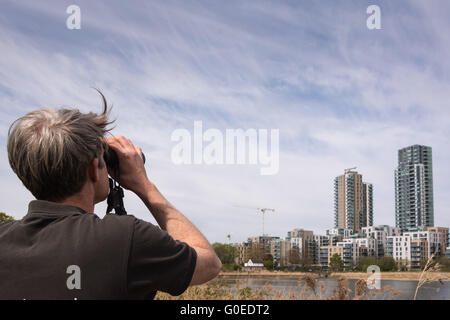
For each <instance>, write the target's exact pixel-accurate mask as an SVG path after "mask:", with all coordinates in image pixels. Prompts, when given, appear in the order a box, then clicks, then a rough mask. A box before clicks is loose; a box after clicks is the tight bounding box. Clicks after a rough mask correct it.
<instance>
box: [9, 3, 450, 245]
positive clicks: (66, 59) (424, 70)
mask: <svg viewBox="0 0 450 320" xmlns="http://www.w3.org/2000/svg"><path fill="white" fill-rule="evenodd" d="M72 4H75V5H77V6H79V8H80V10H81V29H73V30H70V29H68V28H67V26H66V20H67V18H68V17H69V14H67V13H66V9H67V7H68V6H70V5H72ZM372 4H375V5H378V6H379V7H380V9H381V29H379V30H377V29H375V30H369V29H368V28H367V25H366V20H367V19H368V17H369V15H368V14H367V13H366V9H367V7H368V6H369V5H372ZM448 12H450V2H448V1H446V0H442V1H438V0H430V1H420V0H408V1H404V0H398V1H381V0H379V1H377V0H372V1H364V0H354V1H353V0H345V1H344V0H328V1H325V0H323V1H312V0H309V1H306V0H303V1H302V0H296V1H293V0H292V1H287V0H286V1H264V0H261V1H256V0H252V1H243V0H241V1H235V0H230V1H206V0H205V1H194V0H192V1H191V0H188V1H171V0H167V1H127V2H124V1H74V0H71V1H8V0H2V1H0V150H1V152H0V181H1V187H0V188H1V189H0V190H1V193H0V211H4V212H6V213H7V214H9V215H12V216H13V217H15V218H17V219H20V218H21V217H23V216H24V215H25V214H26V212H27V206H28V202H29V201H30V200H32V199H33V197H32V195H31V194H30V193H29V192H28V191H27V190H26V189H25V188H24V186H23V185H22V184H21V182H20V181H19V179H18V178H17V177H16V176H15V174H14V173H13V172H12V170H11V168H10V166H9V163H8V158H7V152H6V142H7V135H8V128H9V126H10V125H11V123H12V122H13V121H14V120H15V119H17V118H19V117H20V116H22V115H24V114H26V113H27V112H29V111H32V110H35V109H38V108H42V107H49V108H61V107H65V108H79V109H80V110H81V111H83V112H89V111H93V112H100V111H101V100H100V98H99V96H98V94H97V93H96V92H95V91H94V90H93V89H92V88H93V87H96V88H99V89H100V90H102V92H103V93H104V94H105V96H106V98H107V100H108V102H109V103H110V104H112V105H113V109H112V113H111V115H112V117H113V118H114V119H116V122H115V128H114V130H113V131H112V134H114V135H123V136H126V137H128V138H129V139H130V140H131V141H132V142H133V143H134V144H136V145H139V146H140V147H141V148H142V149H143V150H144V153H145V155H146V159H147V163H146V169H147V173H148V176H149V178H150V180H151V181H152V182H154V183H155V184H156V185H157V186H158V188H159V189H160V191H161V192H162V193H163V194H164V195H165V196H166V198H168V200H169V201H171V202H172V203H173V204H174V205H175V206H176V207H177V208H178V209H179V210H180V211H181V212H183V213H184V214H185V215H186V216H187V217H188V218H189V219H190V220H191V221H192V222H193V223H194V224H195V225H196V226H197V227H198V228H199V229H200V230H201V231H202V232H203V233H204V234H205V236H206V237H207V238H208V240H209V241H211V242H216V241H217V242H227V241H228V238H227V235H228V234H231V241H232V242H235V241H236V242H237V241H245V240H246V239H247V238H248V237H250V236H257V235H260V234H261V232H262V219H261V218H262V217H261V215H260V214H258V212H257V210H256V209H251V208H258V207H269V208H274V209H275V212H268V213H267V214H266V215H265V217H264V219H265V225H264V229H265V230H264V231H265V233H267V234H269V235H272V236H279V237H285V236H286V233H287V231H290V230H292V229H294V228H304V229H307V230H313V231H314V232H315V234H324V233H325V230H327V229H329V228H332V227H333V224H334V213H333V210H334V198H333V197H334V193H333V180H334V178H335V177H336V176H338V175H340V174H342V173H343V172H344V169H345V168H350V167H357V171H358V172H359V173H361V174H362V175H363V180H364V181H365V182H369V183H372V184H373V188H374V195H373V197H374V224H375V225H380V224H388V225H394V224H395V211H394V169H395V167H396V165H397V152H398V149H400V148H403V147H406V146H409V145H413V144H423V145H427V146H431V147H432V149H433V174H434V175H433V179H434V218H435V225H436V226H444V227H449V226H450V217H449V210H450V209H449V208H450V197H449V194H450V166H449V165H448V164H449V163H450V143H449V139H448V137H449V136H450V109H449V103H450V72H449V71H450V60H449V58H448V57H450V41H449V40H448V39H449V38H448V34H449V33H450V21H449V19H448ZM194 121H202V124H203V127H204V129H205V130H206V129H209V128H215V129H218V130H220V131H221V132H225V130H226V129H238V128H242V129H244V130H247V129H250V128H253V129H266V130H271V129H277V130H279V171H278V173H277V174H274V175H261V174H260V166H258V165H252V164H243V165H207V164H196V165H185V164H181V165H177V164H175V163H173V161H172V160H171V151H172V149H173V147H174V145H175V143H174V142H173V141H172V140H171V134H172V133H173V132H174V130H176V129H180V128H182V129H187V130H188V131H190V132H193V130H194ZM124 202H125V206H126V209H127V211H128V212H129V213H130V214H133V215H134V216H136V217H138V218H140V219H144V220H146V221H149V222H152V223H155V220H154V219H153V217H152V216H151V214H150V213H149V212H148V210H147V209H146V207H145V206H144V205H143V204H142V203H141V202H140V200H139V199H138V198H137V197H136V196H135V195H134V194H132V193H131V192H128V191H127V192H126V194H125V200H124ZM105 210H106V205H105V204H104V203H102V204H99V205H97V206H96V208H95V213H96V214H97V215H98V216H100V217H103V216H104V212H105Z"/></svg>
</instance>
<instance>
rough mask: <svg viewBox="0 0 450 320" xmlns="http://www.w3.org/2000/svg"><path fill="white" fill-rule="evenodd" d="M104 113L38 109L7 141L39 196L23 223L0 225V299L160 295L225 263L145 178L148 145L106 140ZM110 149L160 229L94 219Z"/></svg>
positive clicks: (205, 277)
mask: <svg viewBox="0 0 450 320" xmlns="http://www.w3.org/2000/svg"><path fill="white" fill-rule="evenodd" d="M102 98H103V103H104V110H103V113H101V114H94V113H88V114H83V113H81V112H79V111H78V110H67V109H60V110H51V109H41V110H37V111H33V112H30V113H28V114H27V115H25V116H24V117H22V118H20V119H18V120H17V121H16V122H15V123H13V125H12V126H11V128H10V132H9V135H8V147H7V148H8V158H9V162H10V165H11V167H12V169H13V170H14V172H15V173H16V174H17V176H18V177H19V179H20V180H21V181H22V182H23V184H24V185H25V187H26V188H27V189H28V190H29V191H30V192H31V193H32V194H33V195H34V197H35V198H36V200H33V201H31V202H30V204H29V208H28V213H27V214H26V215H25V216H24V217H23V219H22V220H20V221H14V222H7V223H3V224H0V299H153V298H154V296H155V294H156V291H158V290H160V291H164V292H168V293H170V294H172V295H179V294H181V293H183V292H184V291H185V290H186V288H187V287H188V286H189V285H197V284H201V283H204V282H207V281H209V280H211V279H213V278H214V277H216V276H217V274H218V273H219V270H220V269H221V262H220V260H219V259H218V257H217V256H216V254H215V252H214V250H213V249H212V247H211V246H210V244H209V243H208V241H207V240H206V238H205V237H204V236H203V235H202V233H201V232H200V231H199V230H198V229H197V228H196V227H195V226H194V225H193V224H192V223H191V222H190V221H189V220H188V219H187V218H186V217H185V216H184V215H183V214H181V213H180V212H179V211H178V210H177V209H175V208H174V207H173V206H172V205H171V204H170V203H169V201H167V200H166V199H165V198H164V197H163V196H162V194H161V193H160V192H159V191H158V189H157V187H156V186H155V185H154V184H153V183H152V182H151V181H150V180H149V179H148V177H147V174H146V170H145V167H144V164H143V161H142V158H141V154H142V153H141V149H140V148H139V147H137V146H135V145H133V144H132V143H131V141H130V140H128V139H127V138H125V137H109V138H107V139H105V138H104V136H105V134H106V133H107V132H108V128H107V127H108V126H109V125H110V124H111V122H109V121H108V107H107V104H106V100H105V98H104V97H103V95H102ZM107 148H112V149H113V150H115V151H116V153H117V155H118V158H119V163H120V176H119V177H115V178H118V181H119V183H120V184H121V185H122V186H123V187H124V188H126V189H128V190H130V191H132V192H134V193H135V194H136V195H137V196H138V197H139V198H140V199H141V200H142V201H143V202H144V203H145V205H146V206H147V208H148V209H149V210H150V212H151V213H152V215H153V216H154V218H155V219H156V221H157V223H158V224H159V226H160V228H158V227H157V226H154V225H153V224H151V223H148V222H145V221H143V220H140V219H137V218H135V217H134V216H132V215H125V216H119V215H114V214H108V215H106V216H105V217H104V218H103V219H100V218H99V217H98V216H96V215H95V214H94V213H93V212H94V206H95V204H97V203H99V202H101V201H103V200H105V199H106V197H107V195H108V191H109V184H108V168H107V166H106V165H105V162H104V160H103V154H104V152H105V150H106V149H107Z"/></svg>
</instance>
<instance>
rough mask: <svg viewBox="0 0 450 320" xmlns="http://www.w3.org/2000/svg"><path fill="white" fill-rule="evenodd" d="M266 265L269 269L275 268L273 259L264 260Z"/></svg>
mask: <svg viewBox="0 0 450 320" xmlns="http://www.w3.org/2000/svg"><path fill="white" fill-rule="evenodd" d="M264 267H265V268H266V269H267V270H273V260H265V261H264Z"/></svg>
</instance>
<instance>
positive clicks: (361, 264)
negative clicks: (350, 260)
mask: <svg viewBox="0 0 450 320" xmlns="http://www.w3.org/2000/svg"><path fill="white" fill-rule="evenodd" d="M376 264H377V259H375V257H360V258H359V260H358V264H357V266H356V267H357V269H358V270H359V271H362V272H366V270H367V268H368V267H369V266H371V265H376Z"/></svg>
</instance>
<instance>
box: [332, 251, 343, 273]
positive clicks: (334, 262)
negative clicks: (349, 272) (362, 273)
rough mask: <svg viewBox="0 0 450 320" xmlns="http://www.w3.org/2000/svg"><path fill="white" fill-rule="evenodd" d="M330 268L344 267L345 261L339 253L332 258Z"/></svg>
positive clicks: (338, 269)
mask: <svg viewBox="0 0 450 320" xmlns="http://www.w3.org/2000/svg"><path fill="white" fill-rule="evenodd" d="M330 269H331V271H342V270H343V269H344V261H342V259H341V256H340V255H338V254H337V253H335V254H333V256H332V257H331V259H330Z"/></svg>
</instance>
